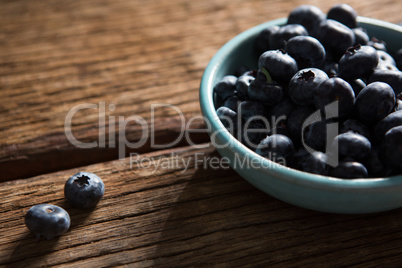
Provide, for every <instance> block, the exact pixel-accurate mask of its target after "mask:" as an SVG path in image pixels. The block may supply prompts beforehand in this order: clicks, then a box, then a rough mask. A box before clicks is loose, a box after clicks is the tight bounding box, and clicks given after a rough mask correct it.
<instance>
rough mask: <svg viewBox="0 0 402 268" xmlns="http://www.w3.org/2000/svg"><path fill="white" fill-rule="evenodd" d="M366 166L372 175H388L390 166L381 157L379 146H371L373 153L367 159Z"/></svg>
mask: <svg viewBox="0 0 402 268" xmlns="http://www.w3.org/2000/svg"><path fill="white" fill-rule="evenodd" d="M366 167H367V170H368V172H369V174H370V175H371V176H372V177H381V176H388V175H389V174H390V173H389V168H388V166H387V165H386V164H384V162H383V160H382V157H381V150H380V148H379V147H378V146H372V147H371V153H370V156H369V158H368V159H367V161H366Z"/></svg>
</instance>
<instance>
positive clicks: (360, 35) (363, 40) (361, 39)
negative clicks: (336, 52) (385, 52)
mask: <svg viewBox="0 0 402 268" xmlns="http://www.w3.org/2000/svg"><path fill="white" fill-rule="evenodd" d="M352 31H353V33H354V34H355V43H354V45H362V46H364V45H367V44H368V42H369V41H370V37H369V36H368V34H367V31H366V30H365V29H364V28H362V27H358V28H353V29H352Z"/></svg>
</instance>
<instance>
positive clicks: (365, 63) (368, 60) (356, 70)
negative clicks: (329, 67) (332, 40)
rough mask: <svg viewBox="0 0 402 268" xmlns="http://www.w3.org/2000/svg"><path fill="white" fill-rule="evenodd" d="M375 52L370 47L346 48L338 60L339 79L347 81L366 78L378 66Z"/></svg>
mask: <svg viewBox="0 0 402 268" xmlns="http://www.w3.org/2000/svg"><path fill="white" fill-rule="evenodd" d="M378 61H379V59H378V54H377V51H376V50H375V49H374V48H373V47H371V46H361V45H357V46H354V47H351V48H348V49H347V50H346V52H345V54H343V56H342V57H341V59H340V60H339V72H340V74H339V75H340V77H342V78H344V79H346V80H348V79H350V80H352V79H358V78H367V77H368V76H369V75H370V74H371V73H372V72H373V70H374V69H375V68H376V67H377V65H378Z"/></svg>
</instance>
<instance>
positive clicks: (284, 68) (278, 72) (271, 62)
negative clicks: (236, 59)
mask: <svg viewBox="0 0 402 268" xmlns="http://www.w3.org/2000/svg"><path fill="white" fill-rule="evenodd" d="M258 68H259V69H260V70H261V69H262V68H264V69H266V70H267V71H268V73H269V74H270V76H271V77H272V79H273V80H274V81H277V82H279V83H284V84H288V83H289V80H290V79H291V78H292V76H293V75H294V74H295V73H296V72H297V70H298V67H297V63H296V60H295V59H293V58H292V57H291V56H290V55H289V54H287V53H286V52H285V51H284V50H268V51H266V52H264V53H263V54H261V56H260V58H259V59H258Z"/></svg>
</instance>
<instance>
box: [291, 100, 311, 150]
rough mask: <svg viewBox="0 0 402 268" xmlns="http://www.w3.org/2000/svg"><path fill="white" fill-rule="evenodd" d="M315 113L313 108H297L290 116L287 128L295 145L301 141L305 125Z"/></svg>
mask: <svg viewBox="0 0 402 268" xmlns="http://www.w3.org/2000/svg"><path fill="white" fill-rule="evenodd" d="M314 112H315V110H314V109H313V108H312V107H311V106H297V107H296V108H295V109H294V110H293V111H292V112H291V113H290V114H289V118H288V121H287V126H288V129H289V133H290V135H291V136H292V138H293V141H294V142H295V143H299V142H300V141H301V137H302V128H303V124H304V123H305V121H306V119H307V118H308V117H309V116H310V115H312V114H313V113H314Z"/></svg>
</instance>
